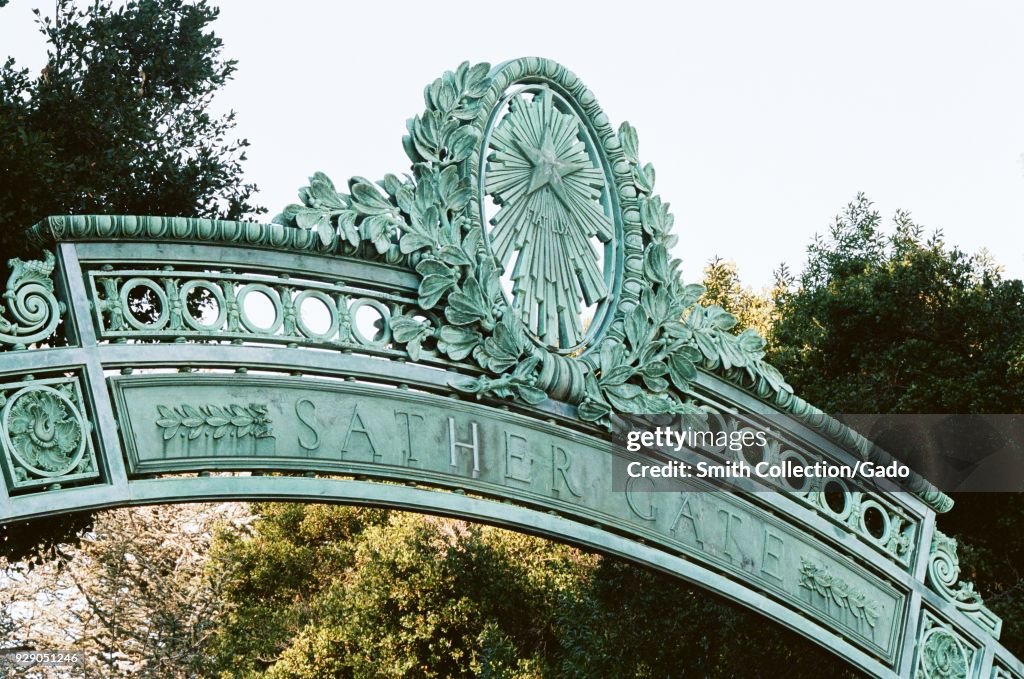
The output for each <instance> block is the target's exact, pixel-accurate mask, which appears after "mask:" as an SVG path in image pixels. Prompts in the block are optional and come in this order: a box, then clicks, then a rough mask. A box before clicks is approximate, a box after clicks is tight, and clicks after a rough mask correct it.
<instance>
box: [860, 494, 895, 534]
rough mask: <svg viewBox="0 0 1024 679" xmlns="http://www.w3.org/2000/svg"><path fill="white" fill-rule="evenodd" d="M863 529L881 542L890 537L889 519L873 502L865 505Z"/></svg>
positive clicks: (862, 517)
mask: <svg viewBox="0 0 1024 679" xmlns="http://www.w3.org/2000/svg"><path fill="white" fill-rule="evenodd" d="M861 528H862V529H863V530H864V532H865V533H867V534H868V535H870V536H871V537H873V538H874V539H875V540H878V541H879V542H884V541H885V540H886V539H887V538H888V537H889V517H888V516H886V514H885V512H884V511H882V508H881V507H880V506H878V504H876V503H875V502H873V501H867V502H865V503H864V505H863V507H862V512H861Z"/></svg>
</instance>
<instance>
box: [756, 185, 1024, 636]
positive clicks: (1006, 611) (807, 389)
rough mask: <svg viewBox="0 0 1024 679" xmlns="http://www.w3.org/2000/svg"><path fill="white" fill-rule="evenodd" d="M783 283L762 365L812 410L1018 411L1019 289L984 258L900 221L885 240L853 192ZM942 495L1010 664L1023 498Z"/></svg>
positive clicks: (1021, 380)
mask: <svg viewBox="0 0 1024 679" xmlns="http://www.w3.org/2000/svg"><path fill="white" fill-rule="evenodd" d="M783 282H784V283H788V284H789V290H788V291H784V292H782V293H781V294H778V295H777V296H776V299H775V303H776V308H777V311H778V314H779V316H778V318H777V320H776V322H775V324H774V326H773V328H772V332H771V335H770V338H769V339H770V341H769V355H768V358H769V360H771V361H772V362H773V363H774V364H775V365H776V366H777V367H778V368H779V369H780V370H781V371H782V373H783V374H784V375H785V376H786V378H787V380H788V381H789V382H790V384H792V385H793V386H794V387H795V389H796V391H797V393H798V394H800V395H801V396H803V397H804V398H806V399H807V400H808V401H810V402H811V403H814V404H815V405H817V406H818V407H820V408H822V409H823V410H825V411H827V412H833V413H934V414H939V413H1020V412H1022V411H1024V370H1022V365H1024V284H1022V282H1021V281H1020V280H1005V279H1003V278H1002V277H1001V275H1000V272H999V269H998V267H996V266H995V264H994V263H993V262H992V260H991V259H990V258H989V257H987V256H974V257H972V256H968V255H966V254H964V253H963V252H962V251H960V250H959V249H957V248H956V247H948V246H946V245H945V243H944V242H943V240H942V238H941V236H940V235H933V236H931V237H927V238H926V237H924V236H923V231H922V229H921V227H920V226H918V225H916V224H914V223H913V222H912V221H911V219H910V217H909V215H907V214H906V213H904V212H898V213H897V214H896V217H895V219H894V228H893V230H892V233H891V235H887V234H886V233H885V232H884V231H883V230H882V228H881V218H880V216H879V214H878V212H877V211H876V210H874V209H873V208H872V206H871V203H870V201H868V200H867V198H865V197H864V196H863V195H858V196H857V198H856V199H855V200H854V201H853V202H852V203H850V205H849V206H847V208H846V210H845V211H844V212H843V213H842V214H841V215H839V216H838V217H837V218H836V221H835V224H834V225H833V227H832V229H831V232H830V234H829V237H828V238H826V239H816V240H815V242H814V243H813V244H812V245H811V246H810V248H808V261H807V264H806V266H805V268H804V271H803V274H802V275H801V277H800V280H799V284H798V285H794V283H795V281H792V280H790V281H783ZM1022 484H1024V480H1022ZM1022 490H1024V488H1022ZM954 499H955V500H956V506H955V507H954V508H953V510H952V511H951V512H950V513H949V514H947V515H944V516H940V517H939V527H940V528H941V529H942V530H944V531H946V532H948V533H950V534H952V535H954V536H956V537H957V538H958V540H959V542H960V544H961V549H960V552H961V565H962V567H963V569H964V577H965V578H966V579H969V580H974V581H975V584H976V585H977V589H978V591H979V592H981V593H982V595H983V596H984V597H985V601H986V603H987V604H988V605H989V606H990V607H991V608H992V610H993V611H995V612H996V614H998V615H1000V616H1001V617H1002V618H1003V621H1004V628H1003V633H1002V639H1001V640H1002V642H1003V643H1004V644H1005V645H1006V646H1007V648H1009V649H1011V650H1012V651H1014V652H1015V653H1017V654H1018V655H1020V654H1022V653H1024V569H1022V565H1024V532H1022V531H1021V526H1022V525H1024V495H1022V494H1020V493H1016V494H1007V493H1001V494H958V495H956V496H955V497H954Z"/></svg>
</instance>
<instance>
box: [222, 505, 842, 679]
mask: <svg viewBox="0 0 1024 679" xmlns="http://www.w3.org/2000/svg"><path fill="white" fill-rule="evenodd" d="M256 510H257V512H258V513H259V514H260V516H261V518H260V519H259V520H258V521H256V522H254V523H253V524H251V525H250V527H249V528H250V530H249V532H248V533H247V534H237V533H228V532H222V533H221V534H219V535H218V538H217V541H216V543H215V545H214V547H213V552H212V561H211V566H210V567H211V569H212V570H214V571H216V572H218V573H223V574H225V577H226V581H225V583H224V593H225V595H226V602H225V615H224V616H223V617H222V623H221V625H220V628H219V631H218V633H217V634H216V637H215V641H214V642H213V646H212V652H213V654H214V656H215V664H216V666H217V667H218V668H219V671H220V676H221V677H246V678H253V677H268V678H270V677H274V678H278V677H281V678H283V677H291V678H295V677H308V678H310V679H312V678H314V677H470V676H474V677H475V676H482V677H506V678H509V679H511V678H519V679H527V678H533V677H555V676H557V677H588V678H591V677H623V676H635V677H689V676H694V677H735V676H750V677H756V676H764V677H773V676H778V675H779V672H780V670H781V669H782V668H785V671H786V675H787V676H792V677H817V676H822V673H823V671H824V672H828V673H829V674H830V675H831V676H840V677H842V676H855V673H853V672H852V671H850V670H848V669H847V668H845V667H843V665H842V663H841V662H840V661H839V660H838V659H835V658H832V657H831V656H829V655H828V653H826V652H825V651H824V650H822V649H820V648H817V647H815V646H814V645H813V644H811V643H810V642H808V641H806V640H803V639H801V638H799V637H797V636H796V635H795V634H793V633H792V632H788V631H785V630H783V629H782V628H775V627H769V628H768V629H766V628H765V626H764V624H763V622H762V621H761V620H760V619H759V618H758V616H757V615H756V614H754V613H750V612H748V611H745V610H742V609H738V608H735V607H732V606H729V605H726V604H725V603H723V602H722V601H720V600H719V599H717V598H715V597H714V596H712V595H710V594H708V593H707V592H705V591H703V590H701V589H699V588H695V587H691V586H688V585H686V584H685V583H683V582H681V581H680V580H679V579H677V578H674V577H671V576H668V575H663V574H657V573H653V572H650V571H647V570H644V569H642V568H639V567H637V566H633V565H631V564H628V563H626V562H623V561H621V560H618V559H613V558H607V557H601V556H598V555H595V554H590V553H587V552H583V551H581V550H578V549H574V548H571V547H568V546H565V545H560V544H557V543H553V542H550V541H547V540H543V539H541V538H535V537H531V536H526V535H522V534H519V533H513V532H509V531H506V530H501V529H497V528H492V527H487V526H479V525H475V524H467V523H465V522H462V521H456V520H452V519H442V518H437V517H429V516H420V515H415V514H403V513H399V512H381V511H378V510H367V509H359V508H351V507H331V506H325V505H271V504H262V505H257V506H256ZM751 639H757V642H756V643H752V642H751V641H750V640H751Z"/></svg>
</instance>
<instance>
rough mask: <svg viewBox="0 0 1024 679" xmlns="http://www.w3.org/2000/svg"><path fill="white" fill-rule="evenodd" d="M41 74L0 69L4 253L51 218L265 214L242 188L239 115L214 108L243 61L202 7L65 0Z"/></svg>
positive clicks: (45, 25)
mask: <svg viewBox="0 0 1024 679" xmlns="http://www.w3.org/2000/svg"><path fill="white" fill-rule="evenodd" d="M36 14H37V17H39V18H38V25H39V29H40V30H41V32H42V33H43V34H44V35H45V36H46V38H47V41H48V42H49V48H48V52H47V55H48V59H47V63H46V66H45V67H44V68H43V69H42V71H41V72H40V73H39V74H38V75H37V76H35V77H32V76H30V74H29V73H28V71H27V70H25V69H18V68H17V67H16V64H15V62H14V60H13V59H8V60H7V61H6V63H5V64H4V65H3V67H2V68H0V149H3V151H2V154H3V155H2V156H0V223H3V224H4V226H5V228H4V229H3V230H2V231H0V252H3V253H8V254H13V253H17V252H18V251H19V249H20V238H19V234H20V231H21V229H24V228H27V227H28V226H31V225H32V224H33V223H35V222H36V221H38V220H39V219H41V218H43V217H45V216H47V215H53V214H71V213H106V214H111V213H114V214H117V213H122V214H155V215H184V216H199V217H222V218H227V219H238V218H241V217H243V216H245V215H247V214H252V213H258V212H262V211H263V210H261V209H259V208H256V207H254V206H253V205H252V203H251V202H250V201H251V200H252V196H253V193H254V191H255V188H256V187H255V186H254V185H253V184H248V183H245V182H244V181H243V177H242V166H241V163H242V161H244V160H245V153H244V149H245V147H247V146H248V145H249V143H248V141H246V140H244V139H243V140H239V141H231V140H229V139H228V136H229V134H230V132H231V130H232V128H233V127H234V125H235V114H234V112H229V113H227V114H226V115H223V116H219V117H218V116H214V115H211V113H210V112H209V108H210V104H211V102H212V100H213V97H214V95H215V94H216V92H217V91H218V90H219V89H220V88H221V87H222V86H223V85H224V84H225V83H226V82H227V81H228V80H229V79H230V78H231V77H232V74H233V73H234V71H235V68H236V63H235V62H234V61H230V60H225V59H223V58H222V56H221V49H222V43H221V39H220V38H219V37H217V36H216V35H215V34H214V33H213V32H212V31H211V30H209V26H210V24H211V23H212V22H213V21H214V20H215V19H216V18H217V14H218V10H217V9H215V8H213V7H211V6H210V5H209V4H207V2H206V1H205V0H196V1H194V2H189V1H187V0H129V1H128V2H126V3H123V4H122V3H115V2H114V1H113V0H97V1H96V2H90V3H88V5H87V6H86V8H83V9H79V8H78V7H77V6H76V4H75V3H74V2H73V0H58V2H57V5H56V12H55V16H54V17H52V18H50V17H42V16H41V15H40V14H39V12H38V10H37V11H36ZM4 259H6V257H4Z"/></svg>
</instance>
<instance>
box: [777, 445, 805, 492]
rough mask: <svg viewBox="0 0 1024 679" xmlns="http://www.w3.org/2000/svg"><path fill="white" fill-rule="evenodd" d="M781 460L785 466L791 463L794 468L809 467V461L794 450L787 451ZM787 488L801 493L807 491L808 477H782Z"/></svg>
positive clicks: (787, 475) (793, 475)
mask: <svg viewBox="0 0 1024 679" xmlns="http://www.w3.org/2000/svg"><path fill="white" fill-rule="evenodd" d="M779 460H780V461H781V462H782V463H783V464H785V463H786V462H790V463H791V464H792V465H793V466H794V467H805V466H807V460H805V459H804V458H803V456H801V455H799V454H798V453H796V451H793V450H787V451H785V452H784V453H782V455H781V456H780V457H779ZM782 479H783V482H784V483H785V485H786V487H787V488H789V489H790V490H795V491H801V490H807V485H808V484H807V477H806V476H796V475H795V474H786V475H785V476H783V477H782Z"/></svg>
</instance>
